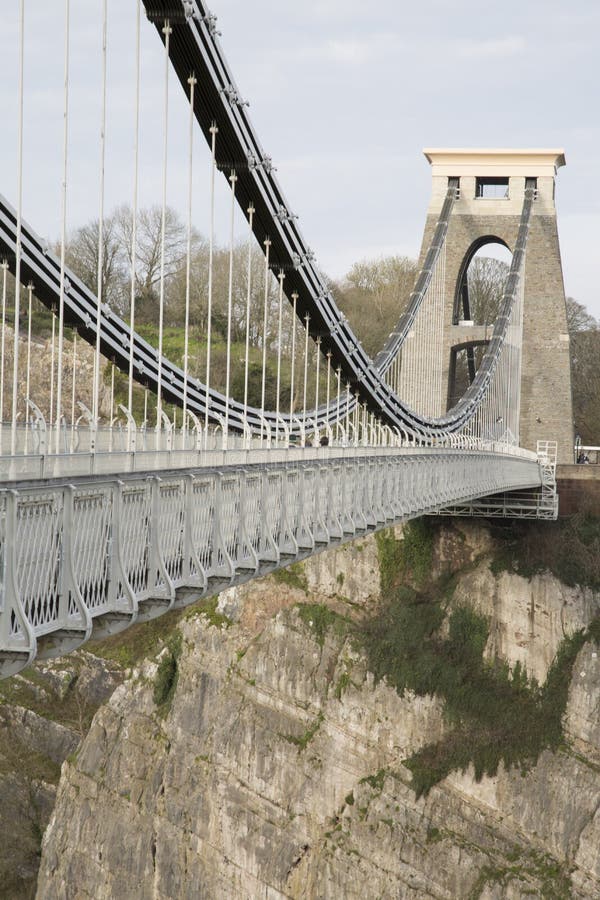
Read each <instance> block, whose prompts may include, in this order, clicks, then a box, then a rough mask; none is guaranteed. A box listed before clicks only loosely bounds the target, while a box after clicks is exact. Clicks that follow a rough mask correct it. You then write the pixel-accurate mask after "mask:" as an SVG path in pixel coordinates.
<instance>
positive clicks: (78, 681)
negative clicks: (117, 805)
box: [0, 652, 118, 900]
mask: <svg viewBox="0 0 600 900" xmlns="http://www.w3.org/2000/svg"><path fill="white" fill-rule="evenodd" d="M117 683H118V673H117V672H116V671H115V670H114V667H112V666H110V665H108V664H106V663H104V662H103V661H102V660H100V659H97V658H96V657H93V656H91V655H90V654H89V653H83V652H81V653H78V654H74V655H73V656H71V657H69V659H68V662H67V661H66V660H58V661H55V662H46V663H38V664H37V665H35V666H33V667H31V668H30V669H28V670H26V671H25V672H23V673H21V674H19V675H17V676H15V677H14V678H11V679H9V680H7V681H3V682H1V683H0V834H1V835H2V841H1V842H0V895H1V896H2V897H7V898H10V900H17V898H23V900H24V898H30V897H33V896H34V895H35V891H36V881H37V872H38V866H39V858H40V844H41V839H42V835H43V833H44V830H45V828H46V826H47V824H48V821H49V819H50V815H51V813H52V809H53V807H54V801H55V799H56V787H57V784H58V781H59V778H60V767H61V764H62V762H63V760H65V759H66V758H67V757H68V756H69V755H70V754H72V753H74V752H75V750H76V749H77V747H78V746H79V743H80V741H81V738H82V736H83V734H85V732H86V731H87V729H88V728H89V724H90V721H91V718H92V715H93V713H94V712H95V711H96V709H97V708H98V706H99V705H100V704H101V703H103V702H105V701H106V700H107V699H108V697H109V696H110V695H111V694H112V692H113V690H114V688H115V687H116V685H117Z"/></svg>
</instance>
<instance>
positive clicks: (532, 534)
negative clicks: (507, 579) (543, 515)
mask: <svg viewBox="0 0 600 900" xmlns="http://www.w3.org/2000/svg"><path fill="white" fill-rule="evenodd" d="M490 527H491V530H492V534H493V536H494V541H495V544H496V546H497V547H498V549H497V552H496V555H495V558H494V560H493V562H492V564H491V569H492V571H493V572H494V573H499V572H502V571H508V572H516V573H517V574H519V575H522V576H523V577H524V578H531V576H532V575H536V574H538V573H540V572H544V571H547V572H552V574H553V575H556V577H557V578H559V579H560V580H561V581H562V582H563V583H564V584H568V585H575V584H580V585H583V586H587V587H591V588H593V589H594V590H600V517H599V516H596V515H594V514H592V513H591V512H589V511H588V510H581V511H580V512H578V513H576V514H575V515H573V516H569V517H566V518H564V519H560V520H558V521H557V522H540V523H537V522H524V521H523V522H520V521H515V522H511V523H510V524H509V525H506V524H502V525H498V524H497V523H490Z"/></svg>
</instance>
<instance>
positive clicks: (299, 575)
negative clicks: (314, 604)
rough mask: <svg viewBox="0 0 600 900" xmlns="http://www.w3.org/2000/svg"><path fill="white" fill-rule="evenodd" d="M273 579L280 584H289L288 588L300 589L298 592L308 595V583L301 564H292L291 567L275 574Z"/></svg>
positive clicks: (278, 570)
mask: <svg viewBox="0 0 600 900" xmlns="http://www.w3.org/2000/svg"><path fill="white" fill-rule="evenodd" d="M272 577H273V578H274V579H275V581H278V582H279V584H287V585H288V587H292V588H298V590H300V591H304V593H305V594H307V593H308V581H307V580H306V575H305V573H304V566H303V564H302V563H301V562H296V563H292V565H291V566H286V568H285V569H277V570H276V571H275V572H273V575H272Z"/></svg>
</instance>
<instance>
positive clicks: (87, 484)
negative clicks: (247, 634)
mask: <svg viewBox="0 0 600 900" xmlns="http://www.w3.org/2000/svg"><path fill="white" fill-rule="evenodd" d="M242 452H243V451H242ZM233 453H234V455H235V451H234V452H233ZM250 453H251V454H252V459H253V460H256V459H257V454H260V451H250ZM278 453H279V454H280V455H279V457H278V456H277V454H278ZM227 459H228V462H229V464H228V465H227V466H223V467H222V468H219V467H218V466H217V467H208V466H207V467H204V468H198V467H194V468H188V469H179V470H173V471H162V472H161V474H160V475H156V474H153V475H147V474H146V475H141V474H122V475H120V476H118V477H117V476H102V477H93V478H90V477H84V478H76V477H71V478H70V479H69V480H68V481H66V480H65V479H64V478H63V479H59V480H56V481H54V482H50V483H47V484H43V485H40V484H24V483H19V482H18V481H17V482H14V484H12V485H10V486H6V487H5V488H4V489H2V490H0V674H1V675H3V676H7V675H11V674H13V673H14V672H16V671H18V670H19V669H21V668H22V667H23V666H25V665H27V664H28V663H29V662H30V661H31V660H32V659H33V658H34V657H35V656H36V655H37V656H39V657H51V656H57V655H60V654H62V653H66V652H69V651H70V650H72V649H74V648H75V647H77V646H79V645H80V644H82V643H83V642H85V641H86V640H88V639H89V638H90V636H92V634H93V635H94V636H98V637H99V636H103V635H108V634H111V633H114V632H116V631H119V630H121V629H122V628H125V627H127V626H128V625H130V624H131V623H133V622H134V621H145V620H147V619H151V618H153V617H155V616H157V615H160V614H161V613H163V612H165V611H166V610H168V609H170V608H172V607H174V606H183V605H185V604H187V603H189V602H192V601H193V600H196V599H198V598H200V597H203V596H207V595H210V594H214V593H217V592H219V591H220V590H222V589H223V588H225V587H229V586H231V585H233V584H236V583H239V582H242V581H244V580H247V579H249V578H252V577H255V576H258V575H262V574H265V573H266V572H269V571H272V570H273V569H276V568H278V567H281V566H285V565H289V564H290V563H291V562H293V561H295V560H298V559H302V558H304V557H305V556H308V555H310V554H312V553H314V552H316V551H317V550H319V549H322V548H324V547H325V546H327V545H331V544H335V543H340V542H342V541H346V540H351V539H352V538H353V537H355V536H356V535H359V534H364V533H365V532H368V531H376V530H377V529H380V528H383V527H385V526H386V525H389V524H392V523H394V522H400V521H403V520H405V519H409V518H412V517H415V516H419V515H422V514H424V513H427V512H429V511H433V510H436V509H440V508H441V507H447V506H450V505H453V504H458V503H462V502H468V501H469V500H472V499H475V498H477V497H482V496H484V495H489V494H495V493H498V492H500V491H507V490H519V489H526V488H531V487H534V486H539V485H541V484H542V472H541V468H540V464H539V462H538V461H537V460H536V459H535V458H533V457H532V454H526V453H520V454H519V453H513V454H506V453H496V452H494V451H493V450H488V451H483V450H469V449H458V448H457V449H446V448H420V447H412V448H410V447H406V448H402V449H400V450H399V449H397V448H388V449H387V450H386V449H385V448H379V449H377V450H374V449H373V448H335V447H326V448H314V449H313V450H307V449H303V448H288V449H286V450H281V451H273V450H270V451H267V453H265V455H264V456H263V458H262V459H261V461H260V462H256V461H255V462H253V463H252V464H245V463H243V462H241V463H240V464H239V465H235V464H231V463H232V462H233V459H232V456H231V453H230V452H228V455H227ZM267 460H268V461H267Z"/></svg>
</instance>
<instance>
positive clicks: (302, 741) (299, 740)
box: [281, 712, 325, 750]
mask: <svg viewBox="0 0 600 900" xmlns="http://www.w3.org/2000/svg"><path fill="white" fill-rule="evenodd" d="M324 718H325V717H324V715H323V713H322V712H319V715H318V716H317V718H316V719H315V721H314V722H313V724H312V725H310V727H309V728H307V729H306V731H305V732H304V734H301V735H300V736H299V737H296V736H295V735H293V734H283V735H281V736H282V737H283V738H285V740H286V741H289V743H290V744H294V745H295V746H296V747H298V749H299V750H306V748H307V747H308V745H309V744H310V742H311V741H312V739H313V738H314V736H315V734H316V733H317V731H318V730H319V728H320V727H321V725H322V724H323V719H324Z"/></svg>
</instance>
